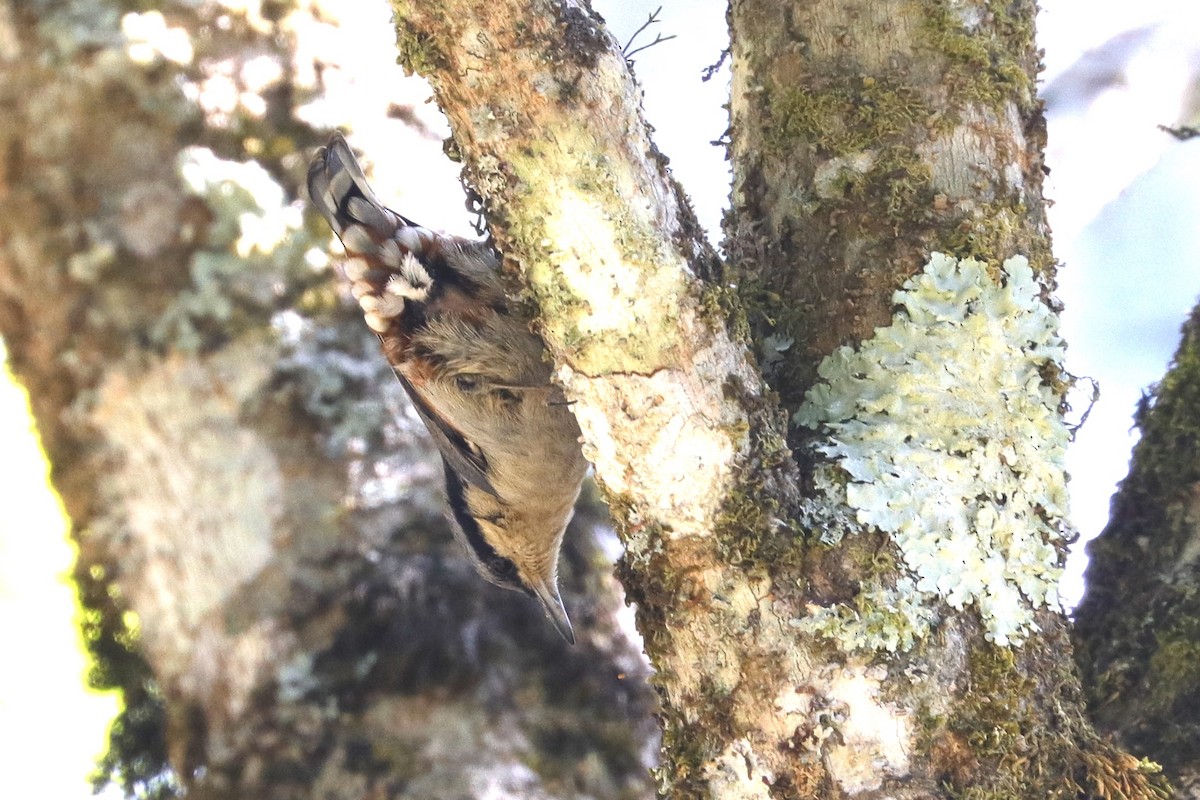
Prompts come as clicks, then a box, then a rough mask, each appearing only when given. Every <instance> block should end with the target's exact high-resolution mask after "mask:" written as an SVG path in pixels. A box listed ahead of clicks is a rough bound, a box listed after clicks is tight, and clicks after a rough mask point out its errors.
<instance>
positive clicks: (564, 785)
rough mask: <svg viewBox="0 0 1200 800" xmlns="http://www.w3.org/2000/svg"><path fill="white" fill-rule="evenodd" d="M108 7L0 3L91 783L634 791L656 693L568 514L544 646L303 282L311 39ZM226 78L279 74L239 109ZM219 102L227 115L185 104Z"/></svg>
mask: <svg viewBox="0 0 1200 800" xmlns="http://www.w3.org/2000/svg"><path fill="white" fill-rule="evenodd" d="M124 5H125V4H123V3H121V2H116V1H115V0H114V1H113V2H96V3H92V4H79V3H74V2H66V1H65V0H64V2H54V1H53V0H46V2H40V3H37V4H33V5H31V4H28V3H25V2H17V3H14V2H11V0H10V1H9V2H3V3H0V102H2V104H3V109H4V113H3V114H0V152H3V154H4V157H3V159H0V334H3V336H4V338H5V343H6V347H7V350H8V353H9V358H10V360H11V364H12V367H13V371H14V373H15V374H16V375H17V376H18V378H19V379H20V380H21V381H22V382H23V383H24V384H25V386H26V387H27V388H28V389H29V390H30V394H31V400H32V404H33V408H34V412H35V416H36V418H37V421H38V425H39V428H40V431H41V434H42V439H43V442H44V444H45V448H46V450H47V453H48V455H49V457H50V460H51V463H52V465H53V480H54V484H55V486H56V487H57V488H58V490H59V492H60V493H61V495H62V498H63V501H64V504H65V506H66V509H67V511H68V513H69V515H70V517H71V519H72V522H73V529H74V536H75V537H76V539H77V540H78V542H79V545H80V549H81V558H80V563H79V567H78V574H77V578H78V580H79V583H80V586H81V591H82V593H83V594H84V599H85V603H86V605H87V606H88V609H89V611H88V616H87V620H86V622H85V627H86V629H87V633H88V636H89V640H90V644H91V646H92V649H93V652H94V654H95V655H96V656H97V658H98V664H97V670H96V675H95V678H96V680H97V681H98V682H99V683H101V684H104V685H106V686H117V687H120V688H122V689H123V690H124V696H125V711H124V713H123V715H122V717H121V719H120V720H118V722H117V723H116V725H115V726H114V729H113V735H112V738H113V749H112V750H111V751H110V753H109V755H108V756H107V757H106V761H105V763H104V764H103V765H102V773H104V776H106V777H107V778H108V779H111V780H114V781H116V782H118V783H121V784H123V785H124V787H125V788H126V790H127V791H129V792H132V793H134V794H136V795H138V796H168V795H171V794H173V793H175V792H176V791H177V790H178V789H185V790H186V792H187V795H188V796H189V797H193V798H206V797H220V798H240V797H245V798H256V799H257V798H286V797H327V798H332V797H347V798H350V797H353V798H363V797H385V796H386V797H414V798H431V797H461V796H477V795H479V794H480V793H482V792H483V791H484V790H485V788H487V787H490V789H491V790H493V791H507V792H508V794H509V795H510V796H521V797H531V798H538V797H547V798H548V797H576V796H579V797H583V796H587V797H604V798H634V797H644V796H646V795H647V794H649V791H650V789H649V779H648V776H647V775H646V764H645V755H644V754H645V753H647V752H648V751H649V750H650V749H651V747H652V744H653V742H654V740H655V737H656V732H655V731H654V730H653V725H652V723H651V722H650V718H649V715H650V712H651V709H652V701H653V697H652V695H651V694H650V693H649V691H648V690H647V689H646V686H645V682H644V676H643V675H642V671H643V670H642V668H641V666H640V661H639V659H638V658H637V654H636V651H635V650H634V649H633V648H632V647H631V646H630V643H629V642H628V641H627V640H626V639H625V638H624V637H621V636H617V635H615V627H616V622H615V613H616V611H617V609H618V604H619V594H618V593H617V592H616V591H615V589H614V587H613V585H612V584H613V582H612V581H611V580H609V581H607V582H606V581H605V579H604V578H603V577H600V576H597V575H596V574H595V573H594V569H592V568H591V567H590V565H591V564H595V563H598V562H600V561H601V560H602V559H601V558H600V557H599V556H598V554H597V550H596V544H595V541H594V539H593V537H592V531H593V529H595V528H597V527H599V526H600V525H601V521H600V520H601V518H600V516H599V515H598V513H597V512H596V511H595V508H596V505H595V501H594V500H593V501H592V504H591V506H585V510H584V511H583V513H581V514H580V515H579V518H578V522H577V524H576V525H577V526H576V529H575V531H574V532H573V534H572V539H573V540H574V542H575V545H574V546H573V547H572V549H570V550H569V551H568V554H567V555H568V558H567V560H566V569H565V573H566V581H565V582H566V586H565V588H566V590H567V591H566V592H565V593H566V594H567V596H568V602H569V603H571V604H572V606H573V607H574V609H575V610H576V614H577V616H578V617H580V620H579V621H580V622H581V623H582V624H581V625H580V628H581V631H580V634H581V635H580V638H581V639H582V640H583V643H582V644H581V645H580V646H579V647H577V648H575V649H574V650H572V651H569V652H568V651H566V649H565V645H563V644H562V643H561V642H560V641H558V639H557V636H556V634H555V633H554V632H553V631H549V630H546V629H544V628H543V627H542V626H541V624H540V622H541V620H540V619H539V618H538V617H537V612H536V611H535V610H533V609H532V608H531V607H530V606H528V605H526V604H524V603H523V602H522V598H520V597H518V596H516V595H511V594H507V593H502V592H500V591H499V590H495V589H493V588H492V587H489V586H487V585H486V584H484V583H483V582H482V581H480V580H479V579H478V578H477V577H476V576H475V575H474V573H473V572H472V571H471V570H470V568H469V567H468V565H467V563H466V561H465V559H464V558H462V557H461V556H460V554H459V553H458V552H457V551H456V550H454V549H452V548H453V545H451V544H449V542H450V536H449V531H448V530H447V529H446V525H445V522H444V520H443V519H442V516H441V507H442V505H443V500H442V498H441V497H440V492H439V491H438V489H437V485H438V482H439V473H440V470H439V469H437V468H436V467H435V462H434V460H433V459H434V457H433V455H432V453H431V448H429V447H428V445H427V444H425V440H424V438H423V437H421V436H419V435H414V433H415V431H416V430H417V428H419V424H418V423H417V421H416V419H415V417H414V416H413V415H412V414H411V413H407V412H406V410H405V409H406V404H405V402H404V401H402V400H401V398H402V396H403V393H402V391H401V389H400V387H399V386H398V385H397V383H396V381H395V378H394V376H392V375H391V374H390V370H389V369H388V368H387V366H386V363H385V362H384V360H383V358H382V356H381V355H380V353H379V352H378V344H377V342H375V341H374V339H373V337H371V335H370V333H369V331H368V330H367V329H366V328H365V326H364V325H363V323H362V319H361V317H360V316H359V315H358V314H357V313H352V312H349V311H348V310H347V309H346V305H345V304H344V303H342V302H340V300H339V298H338V297H337V296H336V295H335V294H334V293H333V291H332V283H331V281H330V280H329V276H328V274H327V273H325V272H321V271H318V270H315V269H313V267H312V266H310V264H311V263H317V259H316V257H315V256H316V254H319V252H320V251H321V250H322V249H323V248H324V246H325V244H326V239H327V233H325V232H323V233H322V235H321V237H320V238H317V237H315V236H313V235H312V234H311V233H309V232H308V230H307V229H306V228H305V227H303V225H302V224H301V223H300V220H299V215H298V214H294V215H292V216H289V210H288V204H289V203H290V202H294V200H295V198H296V196H297V191H298V183H299V181H300V180H301V179H302V177H303V175H304V171H305V167H306V165H307V160H308V157H309V154H310V153H311V150H312V147H313V146H314V145H315V144H316V143H317V142H318V141H319V140H320V139H323V138H324V137H323V135H321V134H318V133H317V132H315V131H312V130H311V129H309V128H308V127H307V126H305V125H303V124H301V123H299V122H297V121H296V119H295V117H294V111H295V107H296V105H297V104H299V103H300V102H302V101H303V100H304V99H306V96H307V94H308V93H309V91H310V90H309V89H305V88H304V87H302V86H300V85H299V84H298V83H295V82H294V81H293V78H294V77H295V75H294V74H293V69H294V66H295V65H294V61H293V59H294V58H295V53H294V41H293V39H292V33H291V32H292V31H294V30H295V29H296V26H297V25H298V24H299V23H301V22H305V20H298V18H297V15H300V14H302V13H307V12H302V10H298V9H296V8H294V7H291V6H289V5H287V4H283V3H275V4H266V5H264V9H265V11H264V13H266V14H268V16H267V17H264V16H262V15H261V14H259V13H257V12H255V11H248V12H233V11H229V10H228V9H225V8H223V7H222V6H221V5H220V4H210V5H205V6H204V7H203V9H202V10H201V11H196V10H195V4H193V3H186V2H185V3H180V4H178V5H172V4H163V11H164V13H165V19H162V18H158V17H156V16H155V15H154V14H148V15H144V16H133V17H128V18H126V19H125V20H124V25H122V24H121V19H122V18H121V14H122V11H123V8H124ZM307 24H312V20H307ZM139 26H142V27H139ZM146 26H148V27H149V28H152V29H157V28H162V27H166V28H172V27H174V28H177V29H179V31H178V32H179V33H182V34H183V37H184V38H183V40H182V41H184V42H190V43H191V47H193V48H195V49H194V52H188V51H186V48H181V49H178V50H172V51H171V53H170V54H169V57H168V55H167V54H164V52H162V51H160V50H155V47H160V46H163V45H161V43H162V42H163V41H167V42H170V41H174V42H175V45H176V46H179V45H180V41H181V40H180V39H178V38H176V39H173V40H172V39H171V37H170V36H166V37H157V38H155V37H151V38H148V39H142V38H139V34H138V31H139V30H144V29H145V27H146ZM156 26H157V28H156ZM155 42H158V43H159V44H157V45H156V44H155ZM252 58H255V59H257V60H255V61H254V63H255V64H257V66H259V67H261V66H262V61H261V59H267V60H269V61H272V62H274V63H276V64H277V65H279V67H280V77H279V78H278V79H277V80H276V81H274V82H271V83H270V85H268V86H266V87H265V88H263V89H262V90H261V92H258V93H257V96H258V97H259V98H260V99H261V100H262V103H261V104H259V103H257V102H253V103H250V104H246V101H245V100H244V98H245V97H247V94H246V93H247V92H251V91H252V90H251V89H250V88H248V87H247V86H246V85H243V84H244V81H245V80H246V73H244V72H242V68H243V66H244V65H246V64H248V63H251V60H252ZM172 59H175V60H174V61H173V60H172ZM231 64H232V65H233V67H232V69H233V72H232V73H229V72H228V70H229V69H230V68H231V67H230V65H231ZM214 75H217V76H218V77H219V78H220V80H228V81H230V82H232V84H233V86H234V87H235V88H236V90H237V92H238V93H239V94H237V95H235V96H236V97H238V98H239V99H238V100H237V101H236V102H235V103H234V104H233V105H231V106H227V107H219V108H218V107H214V106H211V105H209V106H204V104H203V103H201V104H199V105H198V104H197V103H196V102H195V101H194V99H190V98H194V97H195V96H197V95H199V94H202V92H201V91H200V90H199V88H200V84H201V83H202V82H203V81H205V80H207V79H209V78H212V77H213V76H214ZM185 143H186V144H195V143H202V144H207V145H209V146H210V147H211V148H213V150H214V151H215V153H210V152H208V151H202V150H191V149H187V150H183V151H182V152H181V147H182V145H183V144H185ZM252 154H253V155H255V156H256V157H257V158H258V161H259V163H260V164H262V165H265V166H266V168H267V172H268V173H269V175H270V176H271V177H270V178H266V177H265V176H264V175H263V174H262V173H261V170H259V169H258V168H257V167H254V166H251V165H246V164H242V163H240V160H242V159H247V158H249V157H250V156H251V155H252ZM229 159H233V160H229ZM217 167H219V168H220V170H221V171H222V173H223V174H224V175H227V176H232V177H225V178H222V177H219V176H217V175H215V174H214V169H215V168H217ZM264 180H265V181H266V182H267V183H268V184H270V185H271V187H273V189H272V190H273V191H275V192H278V194H279V195H280V196H281V197H282V200H280V199H275V200H270V199H263V198H264V197H269V194H270V192H267V194H266V195H263V194H256V193H255V191H256V190H254V189H252V188H247V187H248V186H251V187H253V186H257V187H259V188H260V189H261V187H262V185H263V183H264ZM263 222H265V223H271V224H272V225H273V228H272V230H274V231H275V235H274V237H270V236H267V234H265V233H263V232H262V229H261V228H256V227H255V225H256V224H259V223H263ZM314 230H315V229H314ZM588 508H590V509H591V511H588V510H587V509H588Z"/></svg>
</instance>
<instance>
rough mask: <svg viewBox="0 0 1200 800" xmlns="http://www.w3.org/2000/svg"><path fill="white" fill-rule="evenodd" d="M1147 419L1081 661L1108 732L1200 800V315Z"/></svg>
mask: <svg viewBox="0 0 1200 800" xmlns="http://www.w3.org/2000/svg"><path fill="white" fill-rule="evenodd" d="M1136 421H1137V426H1138V428H1139V429H1140V430H1141V434H1142V438H1141V441H1139V442H1138V444H1137V446H1136V447H1135V448H1134V452H1133V461H1132V464H1131V465H1130V469H1129V475H1128V476H1127V477H1126V478H1125V480H1124V481H1123V482H1122V483H1121V486H1120V488H1119V489H1118V490H1117V494H1116V495H1115V496H1114V498H1113V503H1112V516H1111V519H1110V521H1109V523H1108V526H1107V527H1106V528H1105V529H1104V531H1103V532H1102V533H1101V534H1100V536H1099V537H1098V538H1097V539H1096V540H1095V541H1093V542H1092V543H1091V544H1090V545H1088V556H1089V557H1090V561H1089V562H1088V569H1087V574H1086V579H1087V592H1086V593H1085V594H1084V597H1083V600H1082V601H1081V602H1080V604H1079V608H1078V609H1076V612H1075V630H1074V636H1073V638H1074V641H1075V648H1076V656H1077V658H1078V661H1079V665H1080V669H1081V671H1082V673H1083V677H1084V686H1085V687H1086V690H1087V698H1088V703H1089V705H1090V706H1091V707H1092V710H1093V714H1094V716H1095V719H1096V724H1097V726H1098V727H1099V728H1100V730H1102V731H1104V732H1105V733H1108V734H1112V735H1113V736H1114V737H1115V738H1116V740H1117V741H1118V742H1120V743H1121V745H1122V746H1124V747H1128V748H1130V750H1132V751H1133V752H1135V753H1141V754H1145V755H1147V756H1149V757H1151V758H1154V759H1155V760H1156V761H1159V762H1161V763H1162V765H1163V768H1164V770H1165V772H1166V774H1167V776H1168V777H1169V778H1170V779H1171V781H1172V782H1173V783H1174V784H1175V785H1176V786H1177V787H1178V788H1179V789H1180V794H1181V796H1183V797H1200V718H1198V717H1197V714H1196V707H1197V698H1198V697H1200V623H1198V621H1197V620H1198V619H1200V605H1198V604H1200V590H1198V587H1197V583H1198V581H1200V566H1198V556H1200V499H1198V498H1200V493H1198V492H1197V489H1198V487H1200V455H1198V453H1200V451H1198V449H1197V443H1198V442H1200V307H1198V308H1197V309H1195V310H1193V312H1192V315H1191V318H1190V319H1189V320H1188V321H1187V322H1186V323H1185V324H1184V326H1183V341H1182V342H1181V343H1180V346H1179V350H1178V351H1177V352H1176V354H1175V360H1174V362H1173V363H1172V365H1171V367H1170V369H1169V370H1168V371H1167V374H1166V376H1165V377H1164V378H1163V380H1162V382H1161V383H1159V384H1158V385H1157V386H1156V387H1154V389H1153V390H1152V392H1151V393H1150V394H1149V395H1148V396H1146V397H1145V399H1144V400H1143V403H1142V405H1141V407H1140V408H1139V409H1138V412H1137V416H1136Z"/></svg>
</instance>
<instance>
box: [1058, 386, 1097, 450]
mask: <svg viewBox="0 0 1200 800" xmlns="http://www.w3.org/2000/svg"><path fill="white" fill-rule="evenodd" d="M1078 380H1084V381H1087V382H1088V383H1090V384H1092V396H1091V398H1090V399H1089V401H1088V407H1087V410H1086V411H1084V412H1083V416H1081V417H1080V418H1079V422H1077V423H1075V424H1074V425H1072V424H1070V423H1069V422H1068V423H1066V426H1067V434H1068V435H1069V436H1070V437H1071V441H1072V442H1073V441H1075V434H1077V433H1079V429H1080V428H1082V427H1083V425H1084V423H1085V422H1087V420H1088V417H1089V416H1091V414H1092V409H1093V408H1095V407H1096V403H1098V402H1100V383H1099V382H1098V381H1097V380H1096V379H1095V378H1086V377H1085V378H1079V379H1078Z"/></svg>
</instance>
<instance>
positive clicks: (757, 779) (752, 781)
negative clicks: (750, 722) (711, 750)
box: [704, 739, 774, 800]
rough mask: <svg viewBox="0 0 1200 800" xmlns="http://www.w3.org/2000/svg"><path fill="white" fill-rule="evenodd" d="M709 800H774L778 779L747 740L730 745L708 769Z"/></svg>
mask: <svg viewBox="0 0 1200 800" xmlns="http://www.w3.org/2000/svg"><path fill="white" fill-rule="evenodd" d="M704 777H705V779H706V780H707V781H708V785H709V796H711V797H726V798H730V800H771V784H772V783H774V779H773V777H772V775H771V773H770V771H769V770H767V769H765V768H764V766H763V764H762V763H761V762H760V759H759V757H758V754H757V753H755V752H754V748H753V747H752V746H751V745H750V742H749V741H748V740H746V739H738V740H735V741H733V742H730V743H729V744H728V745H727V746H726V747H725V750H724V751H722V752H721V754H720V755H718V756H717V757H716V758H714V759H713V760H712V761H710V762H708V763H707V764H705V765H704Z"/></svg>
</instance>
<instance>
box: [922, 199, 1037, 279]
mask: <svg viewBox="0 0 1200 800" xmlns="http://www.w3.org/2000/svg"><path fill="white" fill-rule="evenodd" d="M942 230H943V231H944V232H943V233H942V235H941V237H940V238H939V244H938V249H941V250H943V251H944V252H946V253H949V254H950V255H953V256H955V257H956V258H959V259H965V258H973V259H975V260H977V261H982V262H984V263H986V264H987V265H988V266H989V267H990V268H991V270H992V272H994V273H995V274H997V275H998V274H999V268H1000V264H1001V262H1002V261H1003V258H1001V257H1000V256H999V255H998V254H1001V255H1002V254H1005V253H1013V252H1018V253H1021V254H1022V255H1024V256H1025V257H1026V258H1027V259H1028V261H1029V266H1030V267H1031V268H1032V269H1033V271H1034V274H1036V275H1039V276H1041V275H1045V274H1046V273H1047V272H1049V271H1051V270H1052V269H1053V268H1054V266H1055V264H1056V263H1057V262H1056V261H1055V259H1054V254H1053V252H1051V250H1050V240H1049V238H1048V237H1046V236H1041V235H1038V234H1036V232H1035V233H1032V234H1031V232H1030V225H1029V209H1028V207H1027V206H1026V205H1025V204H1024V203H1023V202H1021V201H1019V200H1013V201H1012V202H1004V201H997V202H993V203H985V202H978V203H975V204H974V207H973V209H972V210H971V211H969V212H967V213H965V214H962V215H961V216H959V218H958V220H957V221H951V222H950V223H949V224H948V225H947V226H944V227H943V228H942Z"/></svg>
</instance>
